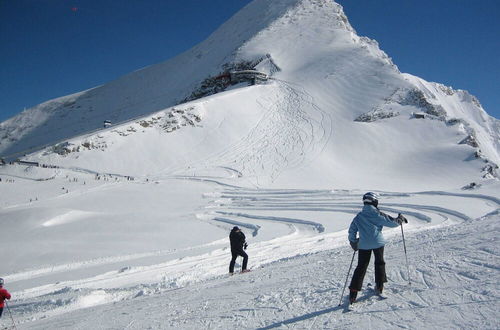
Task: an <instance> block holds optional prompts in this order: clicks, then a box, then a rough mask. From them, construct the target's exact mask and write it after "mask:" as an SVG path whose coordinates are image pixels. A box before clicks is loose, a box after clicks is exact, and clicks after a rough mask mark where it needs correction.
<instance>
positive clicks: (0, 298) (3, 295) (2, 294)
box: [0, 278, 11, 318]
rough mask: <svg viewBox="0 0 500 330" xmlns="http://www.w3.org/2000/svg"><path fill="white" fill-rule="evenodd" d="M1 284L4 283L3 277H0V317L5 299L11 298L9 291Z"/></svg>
mask: <svg viewBox="0 0 500 330" xmlns="http://www.w3.org/2000/svg"><path fill="white" fill-rule="evenodd" d="M3 284H4V281H3V278H0V318H1V317H2V313H3V308H4V305H5V303H4V301H5V299H10V298H11V296H10V293H9V291H7V290H5V289H4V288H3Z"/></svg>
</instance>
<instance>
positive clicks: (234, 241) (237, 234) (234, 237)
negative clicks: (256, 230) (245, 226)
mask: <svg viewBox="0 0 500 330" xmlns="http://www.w3.org/2000/svg"><path fill="white" fill-rule="evenodd" d="M245 239H246V238H245V234H243V232H242V231H241V230H240V228H238V227H236V226H234V227H233V229H232V230H231V233H230V234H229V241H230V242H231V256H232V257H231V262H230V263H229V274H231V275H232V274H233V273H234V264H235V263H236V258H238V256H242V257H243V266H242V267H241V272H242V273H246V272H248V271H249V270H248V269H247V263H248V255H247V254H246V253H245V251H243V249H246V248H247V246H248V244H247V243H246V241H245Z"/></svg>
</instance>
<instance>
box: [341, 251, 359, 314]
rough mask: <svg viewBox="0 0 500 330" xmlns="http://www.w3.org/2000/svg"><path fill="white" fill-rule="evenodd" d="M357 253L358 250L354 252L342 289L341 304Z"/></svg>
mask: <svg viewBox="0 0 500 330" xmlns="http://www.w3.org/2000/svg"><path fill="white" fill-rule="evenodd" d="M355 255H356V251H354V253H353V254H352V259H351V265H350V266H349V270H348V271H347V276H346V278H345V284H344V288H343V289H342V295H341V296H340V301H339V306H340V305H342V299H343V298H344V291H345V287H346V286H347V281H349V273H350V272H351V268H352V263H353V262H354V256H355Z"/></svg>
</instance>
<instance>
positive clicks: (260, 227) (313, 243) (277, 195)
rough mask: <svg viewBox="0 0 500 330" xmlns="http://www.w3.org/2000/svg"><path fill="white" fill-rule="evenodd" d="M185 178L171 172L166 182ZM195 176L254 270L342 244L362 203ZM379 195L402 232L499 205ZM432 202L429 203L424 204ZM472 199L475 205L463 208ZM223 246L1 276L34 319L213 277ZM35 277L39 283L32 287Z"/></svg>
mask: <svg viewBox="0 0 500 330" xmlns="http://www.w3.org/2000/svg"><path fill="white" fill-rule="evenodd" d="M186 179H187V178H173V179H170V180H167V182H171V181H172V180H174V181H177V180H180V181H181V182H182V181H184V180H186ZM194 179H196V180H198V179H202V178H194ZM194 182H197V181H194ZM201 182H204V184H205V187H212V188H213V189H215V190H214V191H212V192H207V193H205V203H206V206H205V209H204V210H199V213H198V214H197V217H198V219H199V220H200V221H202V222H207V223H214V222H215V223H214V224H216V223H217V222H219V223H220V226H222V228H223V229H225V230H229V229H230V228H231V227H232V226H233V225H235V224H238V225H241V226H242V227H243V228H248V229H249V230H251V231H253V233H254V236H255V237H252V235H247V238H248V239H249V241H250V248H249V250H248V253H249V255H250V266H251V267H252V268H256V269H257V270H258V269H259V268H261V267H263V268H264V269H266V268H267V267H268V266H269V265H273V264H275V263H276V262H283V261H286V260H294V259H295V258H299V257H300V256H304V255H311V254H317V253H323V252H322V251H325V250H329V249H332V248H335V247H341V246H343V247H345V246H346V241H345V236H346V234H345V229H346V228H347V226H348V225H349V223H350V221H351V219H352V217H353V215H354V214H355V213H356V212H358V211H359V210H360V207H361V202H360V201H359V198H360V194H359V193H358V192H357V191H347V190H342V191H332V190H307V189H250V188H244V187H237V186H235V185H226V184H222V185H221V184H219V183H218V182H217V181H216V180H215V181H214V179H213V180H212V179H210V180H208V181H203V180H202V181H201ZM207 183H208V184H209V186H206V184H207ZM128 184H129V185H137V184H138V183H128ZM171 184H172V183H170V185H171ZM93 189H95V188H93ZM381 193H382V195H383V196H384V198H385V205H387V206H384V203H382V205H381V206H382V210H385V211H389V212H394V213H396V212H403V213H404V214H405V215H407V216H408V218H409V219H410V224H409V225H408V226H407V228H406V230H405V231H407V233H408V235H412V234H418V235H420V234H419V233H425V232H429V233H432V232H433V230H432V229H433V228H435V229H438V230H439V228H441V227H443V226H444V227H445V228H446V227H448V226H449V225H452V224H461V223H468V222H471V221H474V220H471V219H474V218H476V217H477V215H476V214H477V213H480V214H481V215H484V214H486V213H491V212H494V211H495V210H497V209H498V207H500V203H499V201H498V199H497V198H496V197H493V196H488V195H486V194H478V195H475V194H460V193H451V192H450V193H446V192H436V193H431V192H425V193H418V192H417V193H397V192H396V193H384V192H381ZM408 200H411V201H412V202H411V203H409V202H408ZM431 200H432V203H433V204H434V206H430V205H429V203H430V201H431ZM471 203H473V204H472V205H474V206H475V208H474V210H469V206H470V205H471ZM451 205H453V207H454V208H455V209H452V208H451ZM56 219H58V218H56ZM221 220H223V221H222V222H221ZM52 221H53V220H52ZM44 223H47V222H44ZM65 225H71V222H66V224H65ZM399 235H400V232H399V229H398V228H396V229H393V230H387V231H385V236H386V237H388V238H389V239H396V240H397V239H398V237H399ZM224 236H226V235H224ZM227 244H228V243H227V238H222V239H220V240H217V241H214V242H211V243H209V244H205V245H202V246H192V247H190V248H187V249H175V250H166V251H152V252H146V253H137V254H131V255H117V256H114V257H108V258H100V259H95V260H87V261H81V262H75V263H72V264H60V265H54V266H52V267H51V268H40V269H34V270H31V271H25V272H21V273H17V274H7V276H6V279H7V280H8V282H9V283H11V285H18V284H19V285H21V287H25V289H24V290H22V291H17V292H15V294H16V301H17V302H16V304H14V305H13V308H14V309H15V311H16V314H17V315H18V317H19V319H20V320H21V321H22V322H27V321H28V320H40V319H43V318H45V317H49V316H50V317H55V316H57V315H60V314H67V313H69V312H71V311H77V310H79V309H82V308H88V307H92V306H96V305H102V304H108V303H118V302H124V301H128V300H135V299H136V298H137V297H142V296H157V295H162V294H165V293H167V292H171V291H172V290H185V289H186V288H190V287H196V286H198V285H200V284H199V283H205V282H206V283H209V282H210V281H218V280H219V279H222V278H224V277H225V275H224V274H225V273H226V272H227V266H228V258H229V252H228V249H227ZM259 271H260V270H259ZM400 275H401V276H402V277H404V276H406V275H405V274H400ZM419 276H420V275H419ZM339 281H342V280H339ZM30 282H31V285H30ZM37 282H38V283H40V284H39V285H36V284H35V285H33V284H34V283H37Z"/></svg>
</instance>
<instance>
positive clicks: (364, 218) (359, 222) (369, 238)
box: [349, 204, 399, 250]
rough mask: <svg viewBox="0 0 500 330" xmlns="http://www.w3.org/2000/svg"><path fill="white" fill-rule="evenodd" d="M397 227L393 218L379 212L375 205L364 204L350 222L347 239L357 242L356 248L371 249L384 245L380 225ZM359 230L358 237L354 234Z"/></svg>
mask: <svg viewBox="0 0 500 330" xmlns="http://www.w3.org/2000/svg"><path fill="white" fill-rule="evenodd" d="M384 226H386V227H398V226H399V224H398V223H397V222H396V220H395V219H393V218H392V217H390V216H388V215H387V214H384V213H382V212H380V211H379V210H378V209H377V208H376V207H375V206H373V205H369V204H365V205H364V206H363V210H362V211H361V212H359V213H358V214H357V215H356V216H355V217H354V219H353V220H352V222H351V226H350V227H349V241H351V242H358V249H361V250H372V249H378V248H379V247H382V246H384V245H385V240H384V236H383V235H382V227H384ZM358 232H359V239H358V238H356V234H357V233H358Z"/></svg>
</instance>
